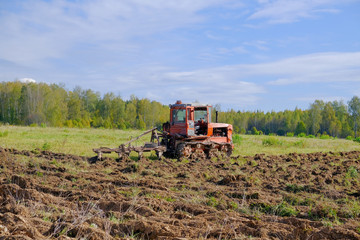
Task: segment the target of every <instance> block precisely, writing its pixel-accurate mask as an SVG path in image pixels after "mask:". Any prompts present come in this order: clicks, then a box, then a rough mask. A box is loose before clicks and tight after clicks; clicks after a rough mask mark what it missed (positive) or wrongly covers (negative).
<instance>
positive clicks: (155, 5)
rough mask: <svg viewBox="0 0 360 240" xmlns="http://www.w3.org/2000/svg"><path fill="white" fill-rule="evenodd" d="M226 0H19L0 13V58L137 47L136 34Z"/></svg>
mask: <svg viewBox="0 0 360 240" xmlns="http://www.w3.org/2000/svg"><path fill="white" fill-rule="evenodd" d="M230 2H232V0H226V1H225V3H224V2H223V1H221V0H198V1H190V0H183V1H180V2H173V1H166V0H152V1H141V0H123V1H117V0H108V1H101V0H92V1H75V2H74V1H36V0H29V1H25V2H24V1H19V2H17V4H16V6H17V8H12V10H9V9H7V10H6V11H5V10H3V11H2V13H1V15H0V29H1V35H0V43H1V44H0V59H3V60H6V61H10V62H13V63H16V64H19V65H24V66H37V67H39V68H40V67H43V66H44V65H47V64H48V60H52V59H62V58H64V57H68V55H69V54H71V53H74V52H76V51H81V49H87V52H90V51H93V50H94V49H97V50H100V49H101V50H102V51H109V52H113V51H114V50H115V51H119V52H121V51H127V49H129V48H130V49H133V50H135V51H136V50H139V51H140V49H139V48H138V47H137V44H136V43H137V41H136V38H139V37H144V36H149V35H153V34H157V33H163V32H166V31H171V30H174V29H178V28H181V27H186V26H191V25H193V24H196V23H200V22H203V21H204V20H205V18H204V16H203V15H202V14H200V13H199V12H200V11H201V10H205V9H207V8H210V7H214V6H218V7H222V6H225V5H226V4H227V3H230Z"/></svg>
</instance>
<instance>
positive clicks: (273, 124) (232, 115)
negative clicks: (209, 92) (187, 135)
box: [219, 96, 360, 138]
mask: <svg viewBox="0 0 360 240" xmlns="http://www.w3.org/2000/svg"><path fill="white" fill-rule="evenodd" d="M359 119H360V99H359V97H357V96H354V97H353V98H352V99H351V100H350V101H349V102H348V104H345V103H344V102H343V101H333V102H324V101H322V100H315V101H314V103H312V104H310V107H309V109H306V110H301V109H298V108H296V109H295V110H293V111H291V110H285V111H280V112H274V111H272V112H266V113H265V112H263V111H256V112H251V111H234V110H230V111H227V112H222V111H220V112H219V122H228V123H232V124H233V126H234V131H235V132H237V133H243V134H245V133H250V134H271V133H273V134H276V135H280V136H284V135H290V136H291V135H299V134H306V135H312V136H319V135H330V136H333V137H341V138H346V137H348V136H351V137H357V136H358V132H357V131H358V122H359Z"/></svg>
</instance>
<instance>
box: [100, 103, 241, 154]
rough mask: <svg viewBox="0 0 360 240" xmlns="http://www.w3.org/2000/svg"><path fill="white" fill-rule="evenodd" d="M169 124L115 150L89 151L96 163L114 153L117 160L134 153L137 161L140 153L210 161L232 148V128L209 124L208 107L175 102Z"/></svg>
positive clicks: (171, 106)
mask: <svg viewBox="0 0 360 240" xmlns="http://www.w3.org/2000/svg"><path fill="white" fill-rule="evenodd" d="M169 107H170V119H169V122H166V123H164V124H163V129H162V130H163V131H158V130H157V128H152V129H150V130H147V131H145V132H144V133H142V134H141V135H139V136H137V137H136V138H133V139H131V140H129V141H127V142H125V143H123V144H121V145H120V146H119V147H118V148H106V147H101V148H97V149H93V150H94V152H95V153H97V155H98V159H101V158H102V157H103V154H108V153H112V152H115V153H117V154H118V156H119V158H120V159H123V158H127V157H129V155H130V153H131V152H133V151H134V152H137V153H138V155H139V158H141V157H142V156H143V153H144V152H150V151H155V152H156V155H157V156H158V157H159V158H161V157H162V156H163V155H165V156H170V157H177V158H179V159H181V158H192V159H198V158H213V157H219V156H224V157H229V156H230V155H231V154H232V150H233V148H234V145H233V143H232V130H233V128H232V125H231V124H226V123H217V118H218V113H217V112H216V116H215V117H216V122H215V123H212V122H211V108H212V107H211V106H210V105H206V104H198V103H195V104H185V103H182V102H181V101H180V100H178V101H177V102H176V103H175V104H170V105H169ZM149 133H151V139H150V142H149V143H145V145H144V146H140V147H135V146H132V145H131V143H132V142H134V141H136V140H138V139H139V138H141V137H143V136H145V135H147V134H149Z"/></svg>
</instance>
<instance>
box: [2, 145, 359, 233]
mask: <svg viewBox="0 0 360 240" xmlns="http://www.w3.org/2000/svg"><path fill="white" fill-rule="evenodd" d="M359 159H360V152H340V153H331V152H330V153H311V154H297V153H293V154H288V155H279V156H265V155H255V156H248V157H233V158H230V159H211V160H200V159H198V160H183V161H181V162H179V161H177V160H173V159H162V160H155V159H151V158H150V159H149V158H143V159H140V160H139V161H134V160H131V159H130V160H127V161H118V162H117V161H115V160H114V159H110V158H106V159H105V160H103V161H94V159H92V158H87V157H80V156H75V155H66V154H61V153H52V152H47V151H17V150H15V149H2V148H0V172H1V175H0V177H1V179H0V181H1V185H0V235H1V239H49V238H50V239H55V238H58V239H360V234H359V233H360V199H359V197H360V184H359V180H360V176H359V175H360V173H359V170H360V169H359V166H360V165H359V163H360V160H359Z"/></svg>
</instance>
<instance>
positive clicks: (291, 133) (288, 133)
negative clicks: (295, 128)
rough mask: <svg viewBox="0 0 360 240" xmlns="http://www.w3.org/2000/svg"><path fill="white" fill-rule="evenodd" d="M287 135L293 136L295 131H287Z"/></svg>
mask: <svg viewBox="0 0 360 240" xmlns="http://www.w3.org/2000/svg"><path fill="white" fill-rule="evenodd" d="M286 136H287V137H293V136H294V133H293V132H287V133H286Z"/></svg>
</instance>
